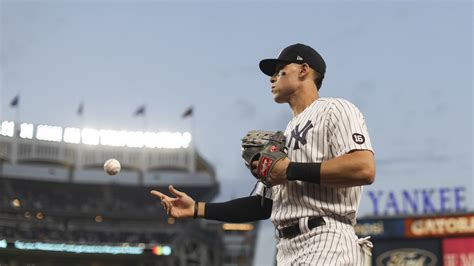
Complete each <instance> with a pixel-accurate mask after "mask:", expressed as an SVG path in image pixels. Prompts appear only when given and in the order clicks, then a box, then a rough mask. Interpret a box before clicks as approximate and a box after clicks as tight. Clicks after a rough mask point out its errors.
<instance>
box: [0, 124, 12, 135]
mask: <svg viewBox="0 0 474 266" xmlns="http://www.w3.org/2000/svg"><path fill="white" fill-rule="evenodd" d="M14 131H15V123H14V122H11V121H3V122H2V124H0V135H2V136H6V137H13V132H14Z"/></svg>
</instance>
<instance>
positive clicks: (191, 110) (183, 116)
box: [181, 106, 193, 118]
mask: <svg viewBox="0 0 474 266" xmlns="http://www.w3.org/2000/svg"><path fill="white" fill-rule="evenodd" d="M192 115H193V107H192V106H191V107H189V108H188V109H187V110H186V111H185V112H184V113H183V114H182V115H181V117H182V118H186V117H188V116H192Z"/></svg>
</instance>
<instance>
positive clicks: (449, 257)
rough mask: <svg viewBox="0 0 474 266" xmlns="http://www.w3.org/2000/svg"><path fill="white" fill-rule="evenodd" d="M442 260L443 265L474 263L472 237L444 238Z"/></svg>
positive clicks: (468, 264) (463, 265) (473, 239)
mask: <svg viewBox="0 0 474 266" xmlns="http://www.w3.org/2000/svg"><path fill="white" fill-rule="evenodd" d="M443 261H444V265H445V266H472V265H474V237H468V238H448V239H444V240H443Z"/></svg>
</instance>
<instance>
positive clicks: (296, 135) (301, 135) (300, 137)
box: [288, 120, 313, 150]
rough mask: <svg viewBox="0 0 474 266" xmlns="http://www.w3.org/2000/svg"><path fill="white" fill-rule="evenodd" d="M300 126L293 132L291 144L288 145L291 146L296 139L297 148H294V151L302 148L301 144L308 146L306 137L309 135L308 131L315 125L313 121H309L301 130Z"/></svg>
mask: <svg viewBox="0 0 474 266" xmlns="http://www.w3.org/2000/svg"><path fill="white" fill-rule="evenodd" d="M299 126H300V124H298V125H296V127H295V128H294V129H293V130H292V131H291V138H290V142H289V143H288V146H291V143H292V142H293V139H295V146H294V147H293V149H294V150H297V149H299V148H300V145H299V144H300V143H301V145H305V144H306V135H308V131H309V130H310V129H311V128H313V124H311V121H309V120H308V122H306V125H304V127H303V128H302V129H301V130H299Z"/></svg>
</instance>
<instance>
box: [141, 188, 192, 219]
mask: <svg viewBox="0 0 474 266" xmlns="http://www.w3.org/2000/svg"><path fill="white" fill-rule="evenodd" d="M168 189H169V191H170V192H171V194H173V195H174V196H176V197H175V198H172V197H169V196H167V195H165V194H163V193H161V192H159V191H156V190H152V191H150V193H151V194H152V195H154V196H157V197H158V198H160V199H161V205H163V208H164V209H165V211H166V214H168V216H171V217H173V218H189V217H193V215H194V200H193V198H191V197H190V196H188V195H187V194H186V193H184V192H181V191H179V190H177V189H175V188H174V187H173V186H172V185H170V186H169V187H168Z"/></svg>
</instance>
